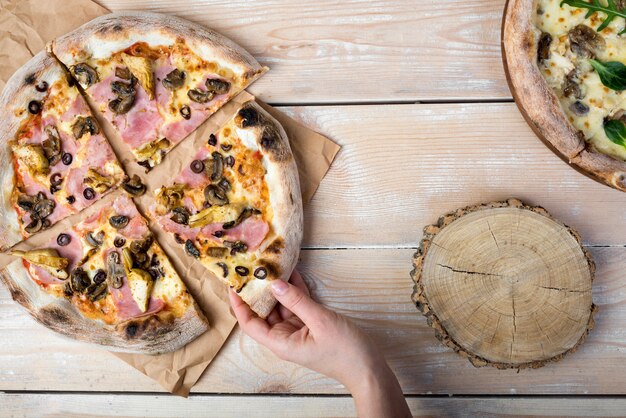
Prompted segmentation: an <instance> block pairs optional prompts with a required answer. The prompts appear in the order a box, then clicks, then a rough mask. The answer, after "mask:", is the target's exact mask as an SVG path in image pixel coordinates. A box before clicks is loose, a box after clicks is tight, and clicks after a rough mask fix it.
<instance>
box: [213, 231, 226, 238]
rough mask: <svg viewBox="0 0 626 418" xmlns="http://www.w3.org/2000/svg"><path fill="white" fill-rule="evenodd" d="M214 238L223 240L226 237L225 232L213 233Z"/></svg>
mask: <svg viewBox="0 0 626 418" xmlns="http://www.w3.org/2000/svg"><path fill="white" fill-rule="evenodd" d="M213 236H214V237H215V238H222V237H223V236H224V231H215V232H213Z"/></svg>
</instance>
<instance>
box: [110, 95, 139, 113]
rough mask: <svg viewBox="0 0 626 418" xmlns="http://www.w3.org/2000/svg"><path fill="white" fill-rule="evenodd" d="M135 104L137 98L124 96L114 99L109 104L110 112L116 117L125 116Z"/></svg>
mask: <svg viewBox="0 0 626 418" xmlns="http://www.w3.org/2000/svg"><path fill="white" fill-rule="evenodd" d="M133 104H135V96H124V97H118V98H116V99H113V100H111V101H110V102H109V110H111V112H113V113H115V114H116V115H123V114H125V113H128V111H129V110H130V109H131V108H132V107H133Z"/></svg>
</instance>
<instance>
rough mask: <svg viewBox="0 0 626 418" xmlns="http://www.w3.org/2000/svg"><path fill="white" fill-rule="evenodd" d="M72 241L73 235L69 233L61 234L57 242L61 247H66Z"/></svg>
mask: <svg viewBox="0 0 626 418" xmlns="http://www.w3.org/2000/svg"><path fill="white" fill-rule="evenodd" d="M70 242H72V237H71V236H70V235H69V234H59V236H58V237H57V244H58V245H59V246H61V247H65V246H66V245H69V243H70Z"/></svg>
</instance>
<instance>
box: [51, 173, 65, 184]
mask: <svg viewBox="0 0 626 418" xmlns="http://www.w3.org/2000/svg"><path fill="white" fill-rule="evenodd" d="M61 183H63V179H62V178H61V173H54V174H52V175H51V176H50V184H51V185H53V186H58V185H60V184H61Z"/></svg>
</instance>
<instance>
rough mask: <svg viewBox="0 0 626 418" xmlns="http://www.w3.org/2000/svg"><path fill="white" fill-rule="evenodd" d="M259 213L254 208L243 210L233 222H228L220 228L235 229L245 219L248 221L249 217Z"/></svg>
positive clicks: (259, 212)
mask: <svg viewBox="0 0 626 418" xmlns="http://www.w3.org/2000/svg"><path fill="white" fill-rule="evenodd" d="M260 214H261V211H260V210H258V209H254V208H245V209H244V210H243V211H242V212H241V214H240V215H239V216H238V217H237V219H236V220H234V221H230V222H226V223H225V224H224V225H222V228H224V229H231V228H234V227H236V226H237V225H239V224H240V223H242V222H243V221H245V220H246V219H248V218H249V217H250V216H252V215H260Z"/></svg>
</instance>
